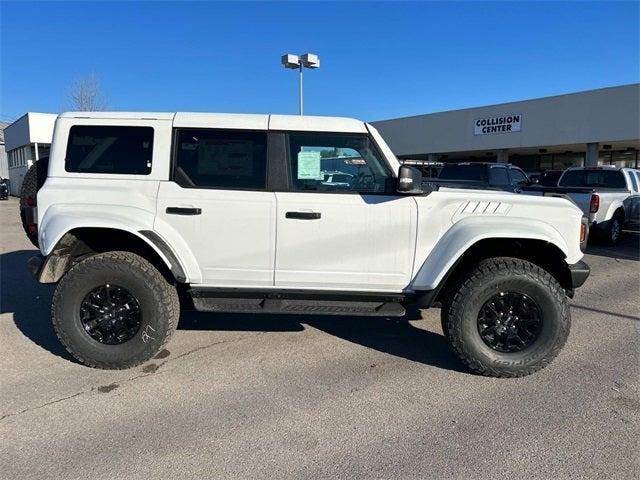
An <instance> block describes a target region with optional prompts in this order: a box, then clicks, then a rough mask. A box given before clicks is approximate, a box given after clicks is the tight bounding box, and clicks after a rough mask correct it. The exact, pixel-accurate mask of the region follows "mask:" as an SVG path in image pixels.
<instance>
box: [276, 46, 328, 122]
mask: <svg viewBox="0 0 640 480" xmlns="http://www.w3.org/2000/svg"><path fill="white" fill-rule="evenodd" d="M281 62H282V65H284V68H290V69H292V70H296V69H297V70H299V71H300V87H299V89H300V115H302V114H303V112H304V103H303V102H304V100H303V98H302V70H303V68H320V59H319V58H318V56H317V55H314V54H313V53H305V54H304V55H291V54H290V53H287V54H286V55H283V56H282V59H281Z"/></svg>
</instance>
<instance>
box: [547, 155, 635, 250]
mask: <svg viewBox="0 0 640 480" xmlns="http://www.w3.org/2000/svg"><path fill="white" fill-rule="evenodd" d="M576 188H581V189H584V192H576V191H575V189H576ZM558 189H559V190H562V189H574V191H573V192H572V191H571V190H567V193H566V195H567V196H568V197H569V198H570V199H571V200H573V201H574V203H575V204H576V205H578V207H579V208H580V209H581V210H582V212H583V213H584V214H585V215H586V216H587V217H588V218H589V225H590V230H591V233H592V234H594V235H596V236H599V237H600V238H602V239H603V240H604V241H606V242H607V243H609V244H611V245H614V244H616V243H618V242H619V241H620V237H621V236H622V228H623V227H624V226H625V225H632V224H635V225H638V224H640V172H639V171H638V170H634V169H632V168H618V167H614V166H604V167H572V168H569V169H567V170H565V171H564V173H563V174H562V176H561V177H560V179H559V180H558Z"/></svg>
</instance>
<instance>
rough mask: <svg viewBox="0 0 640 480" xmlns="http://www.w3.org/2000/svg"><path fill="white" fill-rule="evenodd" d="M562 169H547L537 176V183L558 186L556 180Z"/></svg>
mask: <svg viewBox="0 0 640 480" xmlns="http://www.w3.org/2000/svg"><path fill="white" fill-rule="evenodd" d="M563 171H564V170H547V171H546V172H542V173H541V174H540V175H539V176H538V177H537V180H538V183H539V184H540V185H542V186H544V187H556V186H558V180H560V177H561V176H562V172H563Z"/></svg>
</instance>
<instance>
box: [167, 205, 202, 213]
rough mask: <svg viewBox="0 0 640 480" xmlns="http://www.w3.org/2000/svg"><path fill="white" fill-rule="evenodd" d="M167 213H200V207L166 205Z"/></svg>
mask: <svg viewBox="0 0 640 480" xmlns="http://www.w3.org/2000/svg"><path fill="white" fill-rule="evenodd" d="M166 212H167V215H200V214H201V213H202V209H201V208H195V207H167V210H166Z"/></svg>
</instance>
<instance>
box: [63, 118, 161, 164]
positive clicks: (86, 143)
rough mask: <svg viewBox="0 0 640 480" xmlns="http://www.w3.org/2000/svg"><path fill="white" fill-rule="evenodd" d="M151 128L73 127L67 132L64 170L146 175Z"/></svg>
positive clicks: (151, 134)
mask: <svg viewBox="0 0 640 480" xmlns="http://www.w3.org/2000/svg"><path fill="white" fill-rule="evenodd" d="M152 157H153V128H151V127H111V126H93V125H76V126H73V127H71V129H70V130H69V141H68V143H67V156H66V158H65V163H64V168H65V170H66V171H67V172H78V173H119V174H129V175H148V174H149V173H151V160H152Z"/></svg>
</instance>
